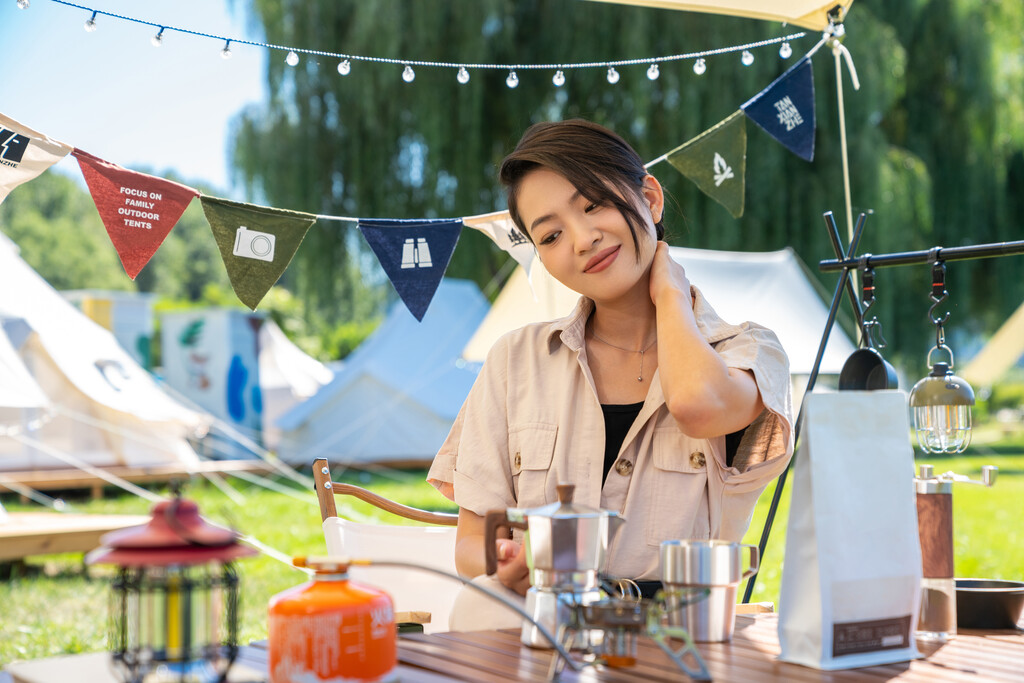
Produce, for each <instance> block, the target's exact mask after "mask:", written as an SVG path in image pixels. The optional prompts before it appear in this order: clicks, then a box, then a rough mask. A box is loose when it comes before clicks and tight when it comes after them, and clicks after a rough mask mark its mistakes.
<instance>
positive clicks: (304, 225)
mask: <svg viewBox="0 0 1024 683" xmlns="http://www.w3.org/2000/svg"><path fill="white" fill-rule="evenodd" d="M200 201H201V202H202V204H203V213H204V214H206V220H207V222H209V224H210V228H211V230H212V231H213V238H214V239H215V240H216V241H217V248H218V249H219V250H220V257H221V259H222V260H223V261H224V268H225V269H226V270H227V272H228V279H229V280H230V281H231V288H232V289H234V290H235V295H236V296H237V297H238V299H239V301H241V302H242V303H243V304H245V305H246V306H248V307H249V308H251V309H252V310H254V311H255V310H256V306H258V305H259V303H260V301H261V300H262V299H263V297H264V296H266V294H267V292H268V291H270V288H271V287H273V286H274V283H275V282H277V281H278V280H279V279H280V278H281V275H282V274H284V271H285V269H286V268H288V264H289V263H291V262H292V257H293V256H295V252H296V251H297V250H298V248H299V244H301V243H302V240H303V238H304V237H305V236H306V232H308V231H309V228H310V226H312V225H313V223H315V222H316V216H314V215H313V214H309V213H302V212H299V211H286V210H285V209H275V208H272V207H266V206H256V205H254V204H244V203H242V202H233V201H231V200H228V199H217V198H216V197H206V196H203V197H201V198H200Z"/></svg>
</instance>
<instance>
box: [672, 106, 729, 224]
mask: <svg viewBox="0 0 1024 683" xmlns="http://www.w3.org/2000/svg"><path fill="white" fill-rule="evenodd" d="M666 157H667V159H668V162H669V163H670V164H672V165H673V166H675V167H676V168H677V169H678V170H679V172H680V173H682V174H683V175H684V176H686V177H687V178H689V179H690V180H692V181H693V182H694V183H695V184H696V185H697V187H699V188H700V190H701V192H703V193H704V194H706V195H707V196H709V197H711V198H712V199H714V200H715V201H716V202H718V203H719V204H721V205H722V206H724V207H725V208H727V209H728V210H729V213H731V214H732V215H733V217H734V218H739V217H740V216H742V215H743V194H744V176H745V175H746V171H747V123H746V117H745V116H744V115H743V112H742V111H737V112H735V113H734V114H732V115H731V116H730V117H728V118H727V119H725V120H723V121H721V122H719V123H718V124H717V125H715V126H714V127H712V128H709V129H708V130H706V131H704V132H703V133H701V134H700V135H698V136H697V137H695V138H693V139H692V140H690V141H689V142H684V143H683V144H682V145H680V146H679V147H676V148H675V149H674V150H672V151H671V152H669V153H668V154H667V155H666Z"/></svg>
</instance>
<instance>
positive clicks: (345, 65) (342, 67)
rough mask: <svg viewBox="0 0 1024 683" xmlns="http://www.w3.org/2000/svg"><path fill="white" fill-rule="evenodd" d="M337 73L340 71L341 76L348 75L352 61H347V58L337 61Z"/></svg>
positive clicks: (350, 71)
mask: <svg viewBox="0 0 1024 683" xmlns="http://www.w3.org/2000/svg"><path fill="white" fill-rule="evenodd" d="M338 73H340V74H341V75H342V76H348V75H349V74H350V73H352V62H350V61H348V60H347V59H343V60H341V61H340V62H338Z"/></svg>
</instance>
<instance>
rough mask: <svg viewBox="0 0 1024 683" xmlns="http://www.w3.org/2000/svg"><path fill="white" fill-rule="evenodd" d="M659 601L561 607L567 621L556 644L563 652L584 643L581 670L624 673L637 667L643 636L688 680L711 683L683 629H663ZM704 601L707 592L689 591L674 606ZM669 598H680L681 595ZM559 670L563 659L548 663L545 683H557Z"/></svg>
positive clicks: (617, 599)
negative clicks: (676, 644) (678, 644)
mask: <svg viewBox="0 0 1024 683" xmlns="http://www.w3.org/2000/svg"><path fill="white" fill-rule="evenodd" d="M675 592H677V593H682V592H683V591H675ZM664 596H665V592H664V591H663V592H662V593H659V595H658V596H657V597H656V598H655V599H653V600H647V599H637V598H628V597H625V598H624V597H608V598H604V599H601V600H598V601H595V602H589V603H586V604H584V603H582V602H579V603H576V604H570V603H566V604H567V606H568V613H569V619H568V620H567V621H566V622H564V623H562V624H561V625H560V626H559V627H558V634H557V639H558V641H559V644H561V645H562V647H563V648H564V649H565V650H566V651H568V650H569V649H570V648H572V647H573V646H574V645H575V644H577V643H579V642H581V641H589V642H590V643H591V645H590V647H589V649H588V650H586V651H585V652H584V653H583V655H582V657H581V660H582V662H581V663H582V664H583V665H589V666H596V665H602V666H606V667H608V668H610V669H623V668H629V667H632V666H635V665H636V661H637V660H636V656H637V640H638V638H640V637H641V636H646V637H649V638H651V639H653V640H654V642H655V643H657V645H658V647H660V648H661V649H662V651H664V652H665V654H667V655H668V656H669V658H670V659H671V660H672V661H673V662H674V663H675V665H676V666H677V667H679V670H680V671H682V672H683V673H684V674H686V675H687V676H689V677H690V678H691V679H692V680H695V681H710V680H711V674H710V673H709V672H708V668H707V665H705V663H704V660H703V659H702V658H701V656H700V652H699V651H698V650H697V648H696V646H695V645H694V644H693V639H692V638H691V637H690V633H689V632H688V631H687V630H686V629H684V628H680V627H673V626H665V625H663V624H664V623H665V618H664V617H665V613H666V609H665V601H664ZM694 596H696V597H694ZM705 596H706V592H698V593H693V592H692V591H688V592H687V596H686V598H685V599H682V600H677V602H682V603H686V602H689V601H692V600H694V599H698V600H699V599H701V598H703V597H705ZM672 597H673V598H680V597H681V595H673V596H672ZM669 638H675V639H677V640H680V641H682V643H683V644H682V647H679V648H676V649H673V647H672V646H671V645H670V644H669V643H668V642H667V641H668V639H669ZM564 666H565V660H564V659H563V658H562V657H558V656H556V657H553V658H552V659H551V666H550V667H549V669H548V679H547V680H548V681H554V680H556V679H557V678H558V676H559V674H560V673H561V671H562V669H563V667H564Z"/></svg>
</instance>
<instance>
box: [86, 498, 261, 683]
mask: <svg viewBox="0 0 1024 683" xmlns="http://www.w3.org/2000/svg"><path fill="white" fill-rule="evenodd" d="M151 514H152V517H151V519H150V520H149V522H147V523H146V524H144V525H142V526H138V527H132V528H130V529H122V530H119V531H113V532H111V533H108V534H106V535H104V536H103V538H102V539H101V543H102V544H103V546H102V547H100V548H97V549H96V550H94V551H93V552H91V553H90V554H89V556H88V557H87V558H86V562H87V563H88V564H100V563H102V564H113V565H116V567H117V573H116V576H115V578H114V580H113V582H112V584H111V589H112V590H111V593H110V615H109V616H110V624H109V632H108V644H109V648H110V651H111V659H112V663H113V668H114V669H115V670H116V672H117V674H118V675H119V677H120V680H122V681H124V682H125V683H141V682H142V681H145V683H171V682H174V683H185V682H186V681H187V682H189V683H207V682H209V683H212V682H214V681H222V680H225V679H226V675H227V671H228V669H229V668H230V667H231V664H232V663H233V662H234V660H235V657H236V656H237V654H238V621H239V614H238V593H239V581H238V573H237V571H236V569H235V566H234V560H236V559H238V558H240V557H244V556H247V555H254V554H256V551H255V550H253V549H251V548H249V547H247V546H243V545H241V544H240V543H239V542H238V538H239V536H238V534H237V533H235V532H233V531H230V530H228V529H224V528H222V527H218V526H214V525H212V524H209V523H208V522H206V521H205V520H204V519H203V518H202V517H200V516H199V508H198V506H197V505H196V504H195V503H193V502H192V501H188V500H182V499H181V498H174V499H173V500H170V501H164V502H161V503H157V504H156V505H155V506H154V507H153V509H152V511H151Z"/></svg>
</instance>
